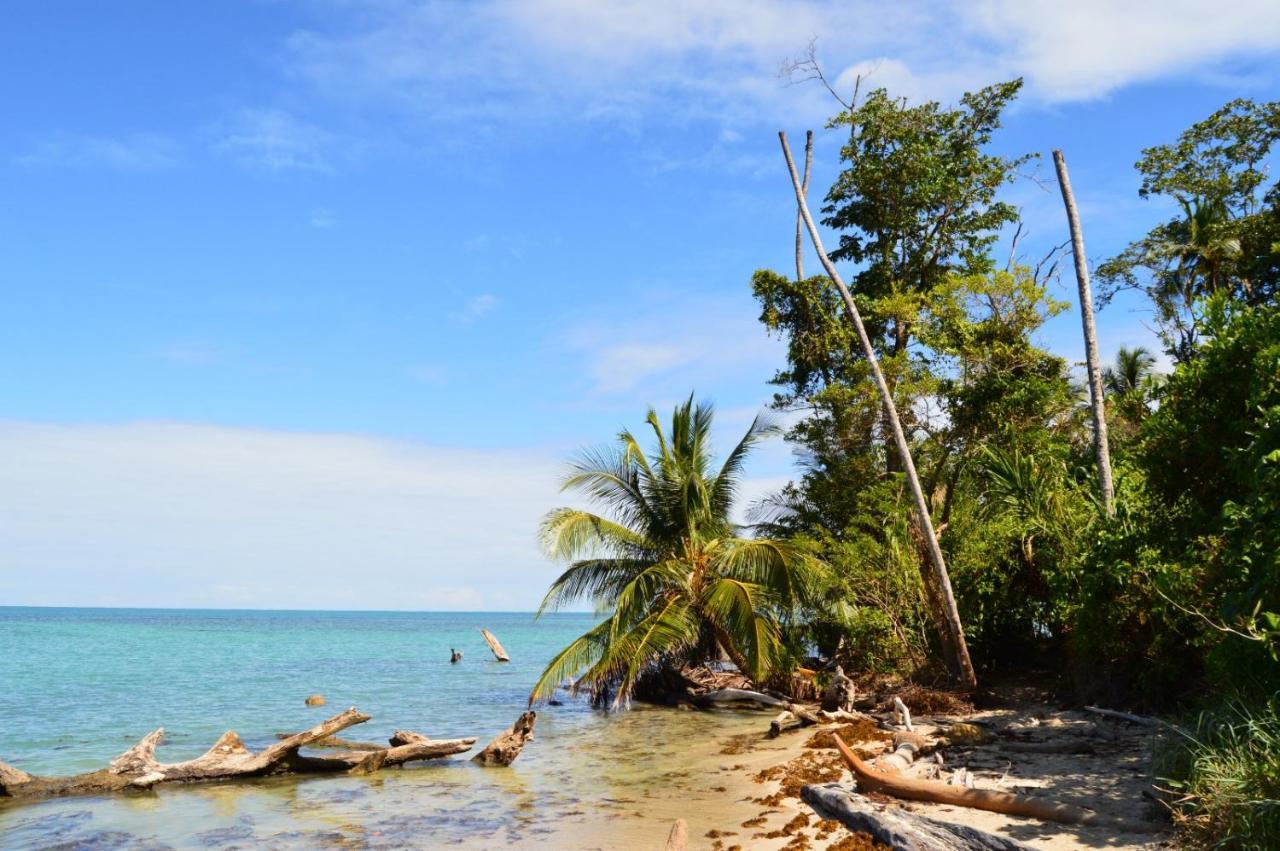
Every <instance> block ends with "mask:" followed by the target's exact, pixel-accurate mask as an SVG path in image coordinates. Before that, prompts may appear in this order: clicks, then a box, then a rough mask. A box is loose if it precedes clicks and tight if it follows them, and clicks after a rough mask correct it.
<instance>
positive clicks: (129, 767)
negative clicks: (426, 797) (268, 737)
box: [0, 707, 476, 799]
mask: <svg viewBox="0 0 1280 851" xmlns="http://www.w3.org/2000/svg"><path fill="white" fill-rule="evenodd" d="M368 720H369V716H368V715H365V714H363V713H362V712H360V711H358V710H357V709H355V708H354V707H352V708H351V709H348V710H347V711H346V712H342V713H340V714H338V715H335V716H333V717H332V718H329V719H327V720H325V721H322V722H320V723H319V724H317V725H316V726H314V727H312V728H311V729H310V730H304V731H303V732H301V733H295V734H293V735H291V736H287V737H285V738H283V739H281V740H280V741H278V742H276V743H275V744H273V745H271V746H270V747H267V748H264V749H262V750H260V751H258V752H257V753H254V752H253V751H250V750H249V749H248V748H246V747H245V746H244V742H242V741H241V740H240V737H239V736H238V735H236V733H235V732H234V731H230V730H229V731H227V732H226V733H223V734H222V737H221V738H219V739H218V741H216V742H214V744H213V747H211V748H209V750H208V751H206V752H205V753H204V754H203V755H202V756H198V757H196V758H195V759H190V760H187V761H185V762H175V763H161V762H159V761H158V760H156V757H155V752H156V748H157V747H158V746H159V745H160V743H161V742H162V741H163V740H164V728H161V729H159V730H155V731H153V732H151V733H148V734H147V735H145V736H143V737H142V740H141V741H140V742H138V744H136V745H134V746H133V747H132V748H130V749H129V750H127V751H125V752H124V753H123V754H121V755H120V756H118V757H116V758H115V759H114V760H112V761H111V764H110V765H108V766H107V767H106V768H102V769H99V770H97V771H91V772H88V773H85V774H76V775H71V776H68V777H36V776H34V775H30V774H27V773H26V772H24V771H20V770H18V769H16V768H13V767H12V766H8V765H5V764H4V763H0V796H7V797H11V798H27V799H36V798H52V797H60V796H64V795H94V794H102V793H106V792H122V791H126V790H130V789H149V788H151V787H152V786H155V785H156V784H158V783H190V782H196V781H205V780H229V779H235V778H241V777H261V776H264V775H268V774H271V775H275V774H334V773H346V774H371V773H373V772H375V771H378V770H379V769H381V768H385V767H387V766H394V765H403V764H404V763H406V762H414V761H417V760H424V759H435V758H437V757H442V756H448V755H450V754H455V753H462V752H463V751H466V750H470V749H471V746H472V745H474V744H475V741H476V740H475V739H451V740H447V741H432V740H430V739H427V738H426V737H425V736H418V734H411V735H413V736H416V737H417V740H416V741H410V742H405V743H403V744H400V745H396V744H394V743H393V744H392V746H391V747H386V748H380V749H378V750H370V751H352V752H347V753H336V754H327V755H325V756H308V755H305V754H302V753H299V751H300V750H301V749H302V748H304V747H309V746H314V745H316V744H317V743H319V742H323V741H325V740H326V739H330V738H331V737H332V736H333V734H334V733H337V732H338V731H340V730H345V729H346V728H347V727H351V726H353V725H355V724H362V723H364V722H365V721H368Z"/></svg>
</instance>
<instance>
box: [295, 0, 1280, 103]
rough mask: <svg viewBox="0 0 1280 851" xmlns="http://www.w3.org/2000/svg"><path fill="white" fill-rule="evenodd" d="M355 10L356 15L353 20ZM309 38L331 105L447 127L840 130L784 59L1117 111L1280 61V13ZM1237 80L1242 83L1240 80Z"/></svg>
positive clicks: (428, 29) (712, 17)
mask: <svg viewBox="0 0 1280 851" xmlns="http://www.w3.org/2000/svg"><path fill="white" fill-rule="evenodd" d="M344 8H348V9H349V8H350V6H347V7H344ZM357 8H359V10H360V11H359V13H358V14H354V15H352V16H351V17H350V18H349V19H348V20H346V21H345V22H344V23H342V24H338V25H335V26H329V27H326V28H324V29H323V30H322V29H319V28H317V29H315V30H310V31H302V32H297V33H295V34H294V35H293V36H292V37H291V38H290V40H289V42H288V45H287V54H288V55H287V63H288V66H289V67H290V68H291V69H292V72H293V73H294V74H295V75H296V76H297V77H299V78H301V79H305V80H308V81H310V82H311V83H313V84H314V85H315V86H316V87H317V88H318V89H319V90H322V91H323V92H325V93H327V94H331V95H333V94H336V95H339V96H342V95H347V96H352V97H357V98H364V97H367V96H370V95H373V96H380V97H384V98H388V99H392V100H396V101H398V102H401V103H405V104H412V105H413V106H415V107H416V108H418V109H419V110H421V111H422V112H424V113H426V114H429V115H431V116H433V117H435V118H453V119H459V118H462V119H472V118H476V117H477V116H479V117H482V118H490V119H495V120H499V119H507V118H518V117H522V116H523V117H526V118H530V117H540V116H542V115H543V114H545V113H546V112H547V111H548V110H553V111H554V110H559V111H571V112H572V113H573V114H575V115H579V116H585V117H606V118H625V119H628V120H630V119H634V117H635V116H636V115H637V114H642V113H644V112H645V111H646V110H649V111H655V110H658V111H660V114H661V115H663V116H674V117H683V118H707V117H719V118H721V119H726V120H729V121H731V122H732V121H735V120H744V119H761V118H765V119H772V120H777V119H781V118H798V117H802V118H805V119H806V120H809V119H812V118H813V117H814V116H819V117H820V116H824V115H827V114H829V113H830V112H831V111H832V109H831V106H832V104H831V102H830V101H829V99H828V98H827V96H826V95H825V93H822V92H820V91H819V90H818V89H817V87H816V86H806V87H800V88H788V87H786V86H785V85H784V83H783V81H781V80H780V79H779V77H778V73H777V72H778V68H779V66H780V64H781V62H782V60H784V59H785V58H787V57H788V56H792V55H795V54H796V53H797V52H799V51H801V50H803V48H804V46H805V45H806V44H807V43H808V42H809V41H810V40H811V39H812V38H814V37H817V38H818V39H819V40H818V42H817V45H818V50H819V54H820V56H821V58H822V60H823V62H824V65H825V67H826V70H827V72H828V74H829V76H830V77H831V78H832V79H833V80H840V81H843V82H850V81H851V79H852V77H853V76H855V75H856V74H858V73H859V72H863V73H867V72H871V73H870V79H869V80H868V84H869V85H876V86H878V85H885V86H888V87H891V88H893V89H894V90H895V91H897V92H898V93H901V94H907V95H909V96H912V97H917V98H922V97H932V98H943V99H949V98H952V97H954V96H955V95H957V94H958V93H959V92H961V91H963V90H964V89H966V88H971V87H973V86H976V85H980V84H984V83H989V82H994V81H996V80H999V79H1008V78H1011V77H1014V76H1020V75H1021V76H1026V77H1027V78H1028V82H1029V89H1030V92H1031V95H1030V96H1031V97H1033V98H1040V99H1043V100H1045V101H1050V102H1056V101H1069V100H1077V99H1085V98H1095V97H1099V96H1104V95H1106V94H1107V93H1109V92H1111V91H1113V90H1115V89H1117V88H1119V87H1122V86H1125V85H1129V84H1131V83H1135V82H1142V81H1146V80H1151V79H1155V78H1158V77H1166V76H1182V77H1197V78H1199V79H1201V80H1209V79H1212V78H1213V77H1214V75H1215V74H1217V75H1220V74H1221V73H1222V72H1223V70H1224V67H1223V63H1224V62H1227V61H1230V60H1233V59H1237V58H1241V57H1243V58H1257V57H1271V58H1274V57H1275V55H1276V54H1277V53H1278V52H1280V4H1277V3H1275V2H1273V0H1232V2H1227V3H1225V4H1220V5H1218V6H1216V7H1214V8H1213V9H1212V10H1210V11H1208V12H1206V9H1205V7H1204V6H1203V4H1202V3H1193V2H1191V0H1133V2H1128V3H1115V2H1111V0H1082V2H1078V3H1073V4H1062V3H1060V2H1056V0H981V2H979V3H977V4H970V3H960V2H951V3H943V2H928V0H894V1H893V2H891V1H890V0H852V2H850V0H790V2H782V0H704V2H698V3H689V2H685V1H684V0H646V2H640V0H615V2H609V3H599V2H590V0H521V1H520V2H517V0H495V2H486V3H471V4H466V5H458V4H453V3H444V2H437V0H427V2H384V0H378V2H369V3H365V4H357ZM1232 79H1235V77H1232Z"/></svg>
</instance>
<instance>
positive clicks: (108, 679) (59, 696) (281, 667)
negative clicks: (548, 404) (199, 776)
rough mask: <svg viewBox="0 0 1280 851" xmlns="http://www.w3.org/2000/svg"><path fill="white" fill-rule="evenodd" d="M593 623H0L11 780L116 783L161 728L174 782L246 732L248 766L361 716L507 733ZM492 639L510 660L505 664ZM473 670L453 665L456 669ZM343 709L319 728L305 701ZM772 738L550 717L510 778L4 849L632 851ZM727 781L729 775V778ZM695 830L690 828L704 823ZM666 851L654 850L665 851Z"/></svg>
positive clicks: (668, 715)
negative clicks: (224, 737) (736, 747)
mask: <svg viewBox="0 0 1280 851" xmlns="http://www.w3.org/2000/svg"><path fill="white" fill-rule="evenodd" d="M591 622H592V618H591V616H589V615H578V614H561V615H552V616H548V617H545V618H543V619H542V620H540V621H534V619H533V617H532V615H530V614H524V613H521V614H455V613H422V614H418V613H399V612H387V613H371V612H242V611H187V610H183V611H166V610H123V609H110V610H108V609H26V608H3V607H0V722H2V723H0V760H3V761H5V762H8V763H9V764H11V765H14V766H16V767H19V768H22V769H23V770H26V771H28V772H31V773H35V774H65V773H74V772H78V771H85V770H91V769H95V768H99V767H102V766H103V765H104V764H105V763H106V762H107V761H109V760H110V759H111V758H113V757H114V756H116V755H118V754H119V753H120V752H122V751H123V750H125V749H127V748H128V747H130V746H131V745H132V744H133V743H134V742H136V741H137V740H138V738H140V737H141V736H142V735H144V734H145V733H147V732H148V731H150V730H152V729H154V728H156V727H159V726H163V727H164V728H165V730H166V743H165V745H164V746H163V747H162V748H161V750H160V753H159V755H160V758H161V759H162V760H164V761H178V760H182V759H187V758H191V757H194V756H197V755H199V754H200V753H203V752H204V751H205V750H206V749H207V748H208V746H209V745H210V744H211V743H212V742H213V741H214V740H215V739H216V738H217V737H218V736H219V735H221V734H222V733H223V732H224V731H226V730H228V729H234V730H236V731H237V732H238V733H240V735H241V737H242V738H243V739H244V740H245V742H246V744H247V745H248V746H249V747H251V748H257V747H261V746H263V745H265V744H267V743H269V742H270V741H273V740H274V734H275V733H276V732H281V731H295V730H299V729H303V728H306V727H308V726H311V725H312V724H314V723H316V722H317V721H318V720H321V719H322V718H325V717H328V716H329V715H331V714H334V713H336V712H338V711H341V710H342V709H345V708H347V707H349V706H357V707H359V708H360V709H361V710H362V711H364V712H366V713H368V714H370V715H372V716H373V720H371V721H369V722H367V723H365V724H363V725H359V726H357V727H354V728H351V729H349V730H347V731H346V732H345V733H342V734H341V735H343V736H344V737H347V738H351V739H359V740H365V741H385V740H386V738H387V736H388V735H389V734H390V733H391V732H392V731H393V730H395V729H411V730H417V731H419V732H422V733H425V734H427V735H429V736H431V737H433V738H454V737H461V736H475V737H477V738H478V739H479V740H480V741H479V743H478V744H479V745H480V746H483V744H484V743H485V742H486V741H487V740H488V739H489V738H490V737H492V736H494V735H496V734H497V733H498V732H500V731H501V730H502V729H504V728H506V727H507V726H509V725H510V724H511V722H512V721H514V720H515V718H516V717H517V716H518V715H519V714H520V712H521V711H523V709H524V705H525V699H526V697H527V695H528V692H529V688H530V687H531V685H532V684H533V682H534V680H535V679H536V677H537V675H538V673H540V672H541V670H542V667H543V666H544V665H545V663H546V662H547V660H548V659H549V658H550V657H551V656H552V655H553V654H554V653H555V652H556V651H557V650H559V649H560V648H561V647H563V646H564V644H565V643H566V642H568V641H569V640H571V639H572V638H574V637H576V636H577V635H579V634H581V633H582V632H583V631H585V630H586V629H587V628H588V627H589V626H590V625H591ZM481 626H484V627H487V628H488V629H490V630H492V631H493V632H494V633H496V634H497V635H498V637H499V638H500V639H501V641H502V643H503V645H504V646H505V648H506V649H507V652H508V653H509V654H510V655H511V657H512V660H513V661H512V662H511V663H509V664H499V663H496V662H494V661H493V660H492V656H491V655H490V653H489V650H488V648H487V647H486V646H485V644H484V641H483V639H482V638H481V636H480V633H479V628H480V627H481ZM451 647H456V648H458V649H459V650H462V651H463V653H464V659H463V661H462V663H460V664H458V665H451V664H450V663H449V650H450V648H451ZM317 692H318V693H321V694H323V695H325V696H326V698H327V699H328V705H327V706H325V707H322V708H318V709H317V708H308V707H306V706H305V705H304V703H303V701H304V698H305V697H306V696H307V695H310V694H314V693H317ZM750 729H760V722H759V719H758V717H728V718H726V717H725V716H723V715H719V714H717V715H712V714H702V713H687V712H675V711H672V710H637V711H632V712H628V713H621V714H615V715H612V716H605V715H603V714H601V713H598V712H593V711H592V710H590V709H589V708H588V707H587V706H586V705H584V704H583V703H581V702H576V701H571V700H568V699H566V701H565V705H564V706H561V707H550V708H547V709H546V711H543V712H540V714H539V718H538V727H537V736H536V739H535V741H534V742H533V743H532V744H530V745H529V746H528V748H527V749H526V751H525V753H524V754H523V755H522V756H521V758H520V760H519V761H518V762H517V763H516V764H515V765H514V766H512V768H510V769H507V770H500V769H499V770H493V769H490V770H485V769H481V768H479V767H476V766H473V765H471V764H470V763H469V762H468V761H467V759H466V757H461V758H454V759H451V760H446V761H439V762H433V763H430V764H427V765H426V766H424V767H421V768H415V769H405V770H397V771H388V772H382V773H380V774H379V775H376V776H375V777H372V778H347V777H342V778H325V779H315V778H308V779H288V778H282V779H274V780H270V779H268V780H261V781H252V782H249V783H231V784H205V785H198V786H180V787H161V788H159V789H157V790H156V791H154V792H152V793H145V794H133V795H128V796H117V797H112V798H75V799H66V800H60V801H49V802H43V803H39V804H31V805H22V806H17V805H12V804H6V803H4V802H3V801H2V800H0V847H4V848H50V847H63V848H116V847H119V848H138V847H148V848H151V847H154V848H167V847H174V848H188V847H190V848H257V847H275V848H313V847H389V848H390V847H397V848H398V847H436V846H441V845H466V846H468V847H477V848H481V847H485V848H487V847H498V846H509V845H518V846H533V845H542V846H544V847H584V848H586V847H600V848H612V847H617V848H623V847H628V846H629V845H631V844H633V843H634V842H635V841H636V838H637V837H640V836H645V837H647V836H649V834H650V833H651V832H655V831H659V829H660V828H661V827H662V825H665V824H669V823H670V820H671V819H672V818H674V817H676V816H678V815H679V816H685V817H689V816H690V813H688V812H686V811H685V810H686V809H688V802H689V801H690V800H691V798H690V796H691V795H693V796H696V795H698V794H702V793H704V792H705V790H704V789H703V788H702V787H703V786H705V784H704V783H702V782H701V781H700V780H699V779H697V778H696V777H693V776H692V775H693V774H696V772H693V771H692V768H693V767H694V766H695V764H698V765H702V764H704V763H708V761H709V760H710V761H713V762H714V761H715V759H716V757H715V754H716V753H717V751H716V749H715V748H716V746H715V742H716V741H718V740H722V739H723V737H724V736H726V735H730V734H733V733H739V732H742V731H744V730H750ZM720 770H723V769H720ZM694 824H695V825H696V824H697V817H696V816H695V817H694ZM654 844H656V845H657V846H659V847H660V845H661V841H657V842H656V843H654Z"/></svg>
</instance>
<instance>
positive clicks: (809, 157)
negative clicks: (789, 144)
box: [796, 130, 813, 283]
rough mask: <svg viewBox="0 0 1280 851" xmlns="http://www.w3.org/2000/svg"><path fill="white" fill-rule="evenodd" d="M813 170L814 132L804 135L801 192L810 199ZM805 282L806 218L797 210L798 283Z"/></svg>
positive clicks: (810, 131) (806, 132) (807, 132)
mask: <svg viewBox="0 0 1280 851" xmlns="http://www.w3.org/2000/svg"><path fill="white" fill-rule="evenodd" d="M811 168H813V131H812V130H806V131H805V134H804V178H803V179H802V180H801V181H800V191H802V192H803V193H804V196H805V197H806V198H808V197H809V170H810V169H811ZM803 280H804V216H803V214H801V212H800V210H799V209H798V208H797V209H796V283H800V282H801V281H803Z"/></svg>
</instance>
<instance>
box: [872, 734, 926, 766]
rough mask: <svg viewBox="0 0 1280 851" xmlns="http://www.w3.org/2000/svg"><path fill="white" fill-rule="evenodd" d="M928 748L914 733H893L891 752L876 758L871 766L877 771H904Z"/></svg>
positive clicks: (922, 738) (923, 740)
mask: <svg viewBox="0 0 1280 851" xmlns="http://www.w3.org/2000/svg"><path fill="white" fill-rule="evenodd" d="M928 748H929V742H928V741H927V740H926V739H925V738H924V737H923V736H917V735H916V734H915V733H894V735H893V750H892V751H890V752H888V753H883V754H881V755H880V756H878V757H876V759H875V762H874V763H873V765H874V766H875V767H876V769H878V770H879V771H905V770H906V769H908V768H910V767H911V763H913V762H915V759H916V756H917V755H919V754H921V753H923V752H924V751H925V750H927V749H928Z"/></svg>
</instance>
